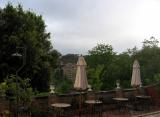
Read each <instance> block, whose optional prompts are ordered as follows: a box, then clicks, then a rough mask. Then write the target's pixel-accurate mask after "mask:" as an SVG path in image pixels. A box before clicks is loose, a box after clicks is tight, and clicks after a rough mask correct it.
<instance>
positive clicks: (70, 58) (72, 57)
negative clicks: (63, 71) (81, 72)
mask: <svg viewBox="0 0 160 117" xmlns="http://www.w3.org/2000/svg"><path fill="white" fill-rule="evenodd" d="M61 60H62V62H63V64H66V63H74V64H76V63H77V60H78V54H67V55H64V56H62V58H61Z"/></svg>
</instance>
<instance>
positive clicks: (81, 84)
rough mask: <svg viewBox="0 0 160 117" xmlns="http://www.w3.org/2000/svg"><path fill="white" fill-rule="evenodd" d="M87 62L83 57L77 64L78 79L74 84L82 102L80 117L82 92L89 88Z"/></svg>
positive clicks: (80, 108)
mask: <svg viewBox="0 0 160 117" xmlns="http://www.w3.org/2000/svg"><path fill="white" fill-rule="evenodd" d="M86 66H87V64H86V62H85V60H84V57H83V56H79V58H78V62H77V72H76V78H75V83H74V88H75V89H76V90H78V91H80V102H79V117H80V116H81V111H82V107H81V105H82V104H81V103H82V95H81V91H84V90H86V89H87V88H88V81H87V75H86Z"/></svg>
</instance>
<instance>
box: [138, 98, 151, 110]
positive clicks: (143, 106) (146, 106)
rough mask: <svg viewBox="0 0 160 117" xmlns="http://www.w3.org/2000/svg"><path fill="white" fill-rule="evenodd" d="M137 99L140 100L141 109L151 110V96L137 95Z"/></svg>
mask: <svg viewBox="0 0 160 117" xmlns="http://www.w3.org/2000/svg"><path fill="white" fill-rule="evenodd" d="M136 99H137V100H138V102H139V106H140V107H141V110H146V109H147V110H149V106H150V104H151V96H147V95H138V96H136Z"/></svg>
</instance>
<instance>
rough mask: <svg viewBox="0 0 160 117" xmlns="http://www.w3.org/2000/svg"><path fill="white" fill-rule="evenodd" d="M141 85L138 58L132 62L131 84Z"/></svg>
mask: <svg viewBox="0 0 160 117" xmlns="http://www.w3.org/2000/svg"><path fill="white" fill-rule="evenodd" d="M141 85H142V82H141V74H140V65H139V62H138V60H135V61H134V63H133V71H132V80H131V86H133V87H138V86H141Z"/></svg>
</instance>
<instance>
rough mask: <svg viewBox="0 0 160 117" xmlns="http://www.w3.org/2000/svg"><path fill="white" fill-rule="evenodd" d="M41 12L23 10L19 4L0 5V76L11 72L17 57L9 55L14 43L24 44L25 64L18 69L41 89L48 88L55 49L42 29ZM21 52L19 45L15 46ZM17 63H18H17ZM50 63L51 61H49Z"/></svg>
mask: <svg viewBox="0 0 160 117" xmlns="http://www.w3.org/2000/svg"><path fill="white" fill-rule="evenodd" d="M45 28H46V25H45V23H44V20H43V18H42V16H39V15H36V14H35V13H33V12H31V11H24V10H23V8H22V6H21V5H18V6H17V7H14V6H13V5H12V4H7V5H6V7H5V8H3V9H0V32H1V34H0V78H1V81H3V79H4V78H5V77H6V76H7V75H8V74H15V69H16V68H17V67H19V66H20V64H21V61H20V60H18V61H17V59H14V58H13V57H11V55H12V54H13V53H15V51H16V47H26V48H27V52H26V53H27V54H26V55H27V56H26V65H25V67H24V68H23V69H22V70H21V71H20V72H19V75H20V76H21V77H22V78H23V77H29V78H30V79H31V83H32V87H33V88H35V89H37V90H39V91H44V90H47V89H48V81H49V78H50V75H51V74H50V73H51V70H52V68H53V66H52V65H50V63H55V62H56V59H57V58H58V57H57V55H58V52H56V51H55V50H53V48H52V46H51V42H50V40H49V39H50V33H48V32H47V31H46V29H45ZM18 51H19V52H20V53H21V54H23V51H22V49H19V50H18ZM19 63H20V64H19ZM53 65H54V64H53Z"/></svg>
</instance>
